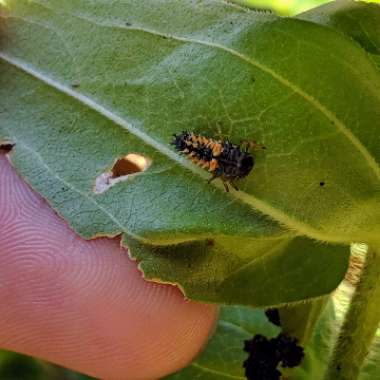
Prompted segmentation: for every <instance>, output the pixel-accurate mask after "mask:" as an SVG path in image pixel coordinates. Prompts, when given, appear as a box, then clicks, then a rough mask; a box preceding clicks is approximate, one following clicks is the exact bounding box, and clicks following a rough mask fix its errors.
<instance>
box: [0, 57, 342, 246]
mask: <svg viewBox="0 0 380 380" xmlns="http://www.w3.org/2000/svg"><path fill="white" fill-rule="evenodd" d="M0 59H2V60H3V61H4V62H6V63H8V64H9V65H11V66H14V67H15V68H17V69H18V70H20V71H23V72H24V73H26V74H28V75H30V76H31V77H33V78H35V79H37V80H39V81H41V82H43V83H44V84H46V85H48V86H49V87H52V88H54V89H55V90H57V91H59V92H61V93H63V94H65V95H67V96H69V97H70V98H71V99H75V100H77V101H78V102H80V103H81V104H83V105H84V106H86V107H88V108H89V109H91V110H93V111H95V112H97V113H98V114H100V115H102V116H104V117H105V118H107V119H108V120H110V121H112V122H113V123H115V124H116V125H119V126H120V127H122V128H123V129H125V130H127V131H128V132H130V133H131V134H134V135H135V136H137V137H138V138H140V139H141V140H142V141H144V142H145V143H146V144H148V145H150V146H152V147H153V148H154V149H156V150H157V151H159V152H160V153H162V154H164V155H166V156H167V157H169V158H170V159H171V160H173V161H175V162H177V163H178V164H180V165H181V166H183V167H185V168H186V169H188V170H190V171H192V172H193V173H195V174H197V175H199V176H201V177H202V178H204V179H206V178H207V177H208V176H207V172H205V171H204V170H202V169H200V168H198V167H197V166H196V165H193V164H192V163H191V162H190V161H189V160H187V159H186V158H182V157H181V156H180V155H178V154H177V153H175V152H174V151H172V150H170V149H169V148H167V147H166V146H165V145H163V144H161V143H160V142H158V141H156V140H154V139H153V138H151V137H150V136H149V135H147V134H146V133H144V132H142V131H141V130H139V129H137V128H135V127H134V126H133V125H132V124H130V123H128V122H127V121H126V120H124V119H123V118H122V117H120V116H119V115H117V114H115V113H114V112H111V111H110V110H108V109H107V108H105V107H104V106H102V105H101V104H99V103H97V102H96V101H95V100H93V99H91V98H89V97H88V96H85V95H83V94H81V93H79V92H77V91H75V90H73V89H72V88H70V87H69V86H66V85H65V84H62V83H60V82H58V81H56V80H55V79H52V78H50V77H48V76H47V75H45V74H44V73H40V72H39V71H38V70H35V69H34V68H33V67H31V66H30V65H28V64H27V63H26V62H24V61H22V60H20V59H19V58H16V57H13V56H11V55H9V54H7V53H4V52H0ZM9 137H11V136H9ZM30 149H31V148H30ZM31 150H32V149H31ZM35 153H36V154H38V152H35ZM211 185H212V186H215V187H217V188H219V189H221V190H222V191H224V187H223V185H222V184H221V183H218V182H216V181H214V182H212V183H211ZM70 187H71V188H72V189H73V190H75V191H76V192H78V193H81V191H80V190H79V189H76V187H75V186H74V185H73V184H70ZM230 196H234V197H235V198H237V199H239V200H240V201H242V202H243V203H245V204H247V205H249V206H250V207H252V208H253V209H255V210H259V211H260V212H262V213H263V214H264V215H267V216H269V217H270V218H272V219H273V220H274V221H277V222H278V223H280V224H281V225H282V226H284V227H286V228H287V229H288V230H291V231H293V232H295V233H296V234H297V235H300V236H309V237H311V238H314V239H317V240H322V241H329V242H336V243H346V242H347V237H345V236H338V235H337V234H334V235H328V234H325V233H323V232H321V231H319V230H317V229H314V228H313V227H311V226H310V225H307V224H305V223H303V222H301V221H299V220H298V219H295V218H293V217H290V216H289V215H287V214H285V213H284V212H282V211H281V210H279V209H276V208H274V207H273V206H271V205H270V204H268V203H267V202H265V201H263V200H260V199H258V198H256V197H254V196H253V195H251V194H248V193H246V192H244V191H239V192H236V191H235V192H234V193H230ZM95 203H96V204H97V206H98V207H100V206H99V204H98V203H97V202H95Z"/></svg>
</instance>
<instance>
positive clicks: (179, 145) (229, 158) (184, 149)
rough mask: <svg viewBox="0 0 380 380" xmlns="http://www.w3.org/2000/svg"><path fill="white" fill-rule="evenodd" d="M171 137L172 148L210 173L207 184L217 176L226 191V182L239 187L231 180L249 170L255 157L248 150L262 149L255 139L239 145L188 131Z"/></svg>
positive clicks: (236, 188)
mask: <svg viewBox="0 0 380 380" xmlns="http://www.w3.org/2000/svg"><path fill="white" fill-rule="evenodd" d="M173 136H174V139H173V141H172V144H173V145H174V146H175V148H176V149H177V150H178V151H180V152H181V153H183V154H185V155H186V156H187V157H189V158H190V159H191V160H192V161H193V162H194V163H195V164H197V165H199V166H201V167H202V168H204V169H206V170H208V171H209V172H211V173H212V177H211V178H210V179H209V181H208V182H209V183H210V182H211V181H213V180H214V179H215V178H220V179H221V180H222V181H223V184H224V188H225V189H226V191H227V192H228V191H229V189H228V184H230V185H231V186H232V187H233V188H234V189H235V190H239V189H238V187H237V186H236V184H235V181H237V180H239V179H241V178H244V177H246V176H247V175H248V174H249V173H250V172H251V170H252V168H253V166H254V164H255V160H254V157H253V156H252V154H251V153H250V150H251V149H252V150H257V149H265V147H264V146H262V145H259V144H257V143H256V142H255V141H243V142H242V143H241V144H240V145H235V144H232V143H231V142H230V141H228V140H215V139H212V138H209V137H205V136H202V135H197V134H195V133H193V132H189V131H183V132H182V133H180V134H178V135H176V134H174V135H173Z"/></svg>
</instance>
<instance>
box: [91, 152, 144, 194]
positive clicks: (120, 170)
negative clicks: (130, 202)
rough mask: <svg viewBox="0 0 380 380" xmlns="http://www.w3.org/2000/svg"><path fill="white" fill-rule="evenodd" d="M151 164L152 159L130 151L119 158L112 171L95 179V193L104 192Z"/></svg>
mask: <svg viewBox="0 0 380 380" xmlns="http://www.w3.org/2000/svg"><path fill="white" fill-rule="evenodd" d="M150 164H151V160H149V159H148V158H147V157H144V156H142V155H141V154H137V153H129V154H127V155H126V156H124V157H121V158H118V159H117V160H116V161H115V163H114V164H113V166H112V168H111V170H110V171H108V172H105V173H102V174H100V175H99V176H98V177H97V178H96V181H95V188H94V192H95V193H103V192H104V191H106V190H108V189H109V188H110V187H111V186H113V185H115V184H116V183H118V182H123V181H125V180H127V179H128V177H129V176H130V175H136V174H138V173H140V172H143V171H145V170H146V169H148V167H149V166H150Z"/></svg>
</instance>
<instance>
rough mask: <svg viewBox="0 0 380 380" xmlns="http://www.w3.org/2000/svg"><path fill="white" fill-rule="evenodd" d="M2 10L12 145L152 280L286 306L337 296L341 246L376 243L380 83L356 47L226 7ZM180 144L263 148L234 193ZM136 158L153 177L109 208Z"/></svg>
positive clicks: (35, 176)
mask: <svg viewBox="0 0 380 380" xmlns="http://www.w3.org/2000/svg"><path fill="white" fill-rule="evenodd" d="M0 9H1V18H0V118H1V123H0V143H1V142H2V141H3V142H4V141H7V142H9V141H11V142H13V143H15V147H14V149H13V150H12V152H11V155H10V159H11V161H12V164H13V165H14V166H15V167H16V168H17V170H18V171H19V173H20V174H21V175H22V176H23V177H24V178H25V180H26V181H27V182H28V183H30V185H31V186H32V187H33V188H35V189H36V190H37V191H38V192H40V193H41V194H42V196H43V197H45V198H46V199H47V201H48V202H49V203H50V204H51V205H52V207H53V208H54V209H55V210H57V212H58V213H59V214H60V215H62V217H64V218H65V219H66V220H67V221H68V222H69V224H70V225H71V227H72V228H73V229H74V230H75V231H76V232H78V233H79V234H80V235H81V236H83V237H85V238H93V237H96V236H115V235H118V234H121V235H122V241H123V243H124V244H126V245H128V246H129V247H130V254H131V256H133V257H134V258H136V259H137V260H139V262H140V267H141V268H142V269H143V271H144V273H145V277H146V278H148V279H154V280H157V281H163V282H171V283H176V284H179V285H180V286H181V288H182V289H183V290H184V292H185V293H186V294H187V295H188V296H190V297H192V298H194V299H200V300H206V301H212V302H224V303H241V304H251V305H273V304H282V303H287V302H291V301H298V300H302V299H305V298H310V297H317V296H320V295H322V294H326V293H329V292H331V291H332V290H333V289H334V288H335V287H336V286H337V284H338V283H339V281H340V280H341V278H342V277H343V275H344V272H345V270H346V267H347V256H348V250H347V249H346V248H345V247H344V245H347V244H349V243H350V242H351V241H353V240H355V241H369V240H371V239H375V238H376V237H377V233H378V229H379V225H380V199H379V194H380V192H379V190H380V185H379V178H380V168H379V165H378V162H379V161H380V150H379V149H378V141H377V140H376V139H378V130H379V127H380V122H379V120H380V117H379V116H380V75H379V71H378V70H377V67H376V65H375V64H374V62H373V60H372V59H370V58H369V56H368V54H367V52H366V51H365V50H364V49H363V48H362V47H361V46H359V45H358V44H357V43H354V42H352V41H351V40H350V39H348V38H346V36H344V35H342V34H340V33H336V32H335V31H334V30H331V29H330V28H327V27H324V26H320V25H317V24H316V23H315V22H312V21H305V20H297V19H283V18H279V17H276V16H274V15H270V14H262V13H256V12H254V11H251V10H248V9H245V8H242V7H239V6H235V5H232V4H229V3H225V2H220V1H204V2H197V3H196V2H188V1H174V0H173V1H165V2H152V1H141V2H133V1H115V2H112V5H111V4H108V3H106V2H102V1H79V0H78V1H75V0H71V1H66V2H64V3H62V2H61V1H58V0H56V1H53V0H49V1H47V0H45V1H42V0H39V1H36V0H34V1H16V0H7V5H6V6H5V7H3V8H0ZM168 20H170V22H169V21H168ZM326 41H329V43H328V44H326ZM182 130H193V131H195V132H197V133H201V134H204V135H206V136H211V137H215V138H218V136H223V137H224V138H225V137H228V138H229V139H230V140H231V141H233V142H236V143H238V142H239V141H240V140H242V139H248V140H249V139H255V140H257V141H259V142H260V143H263V144H264V145H265V146H266V147H267V150H266V151H265V153H257V155H256V166H255V168H254V170H253V171H252V173H251V174H250V175H249V176H248V177H247V178H246V179H245V180H244V181H242V182H241V183H240V184H239V188H240V189H241V190H240V191H238V192H236V191H232V190H231V192H230V193H226V192H225V191H224V189H223V186H222V184H221V182H220V181H219V182H218V181H214V183H213V184H210V185H209V184H207V181H206V180H207V178H209V174H208V173H207V172H205V171H203V170H201V169H199V168H197V167H195V166H194V165H193V164H192V163H191V162H190V161H189V160H187V159H186V158H185V157H181V156H180V155H178V154H177V152H175V151H174V150H173V147H172V146H171V145H170V141H171V135H172V134H173V133H177V132H180V131H182ZM128 153H138V154H140V155H143V156H145V157H147V158H149V159H150V160H151V165H150V166H149V168H148V169H147V170H146V171H144V172H142V173H140V174H138V175H134V176H130V177H129V178H128V179H127V180H126V181H123V182H120V183H118V184H116V185H115V186H113V187H111V188H110V189H109V190H107V191H106V192H104V193H102V194H96V193H95V192H94V185H95V180H96V178H97V177H98V176H99V175H101V174H102V173H104V172H107V171H109V170H110V168H111V167H112V164H113V163H114V161H115V160H116V159H117V158H119V157H121V156H124V155H126V154H128ZM316 240H320V241H324V242H328V243H329V244H320V243H317V242H316ZM335 243H339V244H342V245H336V244H335ZM305 279H307V282H309V283H310V285H305Z"/></svg>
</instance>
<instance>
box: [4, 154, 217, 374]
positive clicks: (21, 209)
mask: <svg viewBox="0 0 380 380" xmlns="http://www.w3.org/2000/svg"><path fill="white" fill-rule="evenodd" d="M0 300H1V302H0V347H1V348H3V349H8V350H12V351H17V352H20V353H24V354H28V355H32V356H36V357H39V358H42V359H45V360H48V361H51V362H54V363H57V364H60V365H63V366H65V367H68V368H71V369H73V370H76V371H79V372H83V373H86V374H88V375H91V376H94V377H96V378H101V379H107V380H119V379H120V380H151V379H158V378H161V377H163V376H165V375H167V374H169V373H172V372H174V371H176V370H178V369H180V368H182V367H184V366H186V365H187V364H188V363H189V362H190V361H191V360H192V359H193V358H194V357H195V356H196V355H197V354H198V353H199V352H200V350H201V349H202V347H203V346H204V345H205V343H206V342H207V339H208V337H209V335H210V332H211V331H212V329H213V326H214V324H215V320H216V316H217V308H216V307H215V306H213V305H207V304H202V303H197V302H192V301H189V300H186V299H184V297H183V295H182V293H181V292H180V291H179V290H178V289H177V288H176V287H174V286H171V285H163V284H156V283H151V282H147V281H145V280H144V279H143V278H142V275H141V273H140V271H139V270H138V269H137V264H136V263H135V262H134V261H132V260H130V259H129V258H128V254H127V250H126V249H123V248H121V247H120V239H118V238H114V239H109V238H99V239H94V240H89V241H86V240H83V239H81V238H80V237H79V236H78V235H76V234H75V233H74V232H73V231H72V230H71V229H70V228H69V226H68V224H67V223H66V222H65V221H64V220H63V219H62V218H60V217H59V216H58V215H57V214H56V213H55V212H54V211H53V210H52V209H51V208H50V206H49V205H48V204H47V203H46V201H44V200H43V199H42V198H41V197H40V196H39V195H38V194H37V193H35V192H34V191H33V190H32V189H31V188H30V187H29V186H28V185H27V184H26V183H25V182H24V181H23V180H22V179H21V178H20V177H19V176H18V174H17V173H16V172H15V170H14V169H13V168H12V167H11V165H10V163H9V161H8V159H7V156H6V155H4V154H0Z"/></svg>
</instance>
